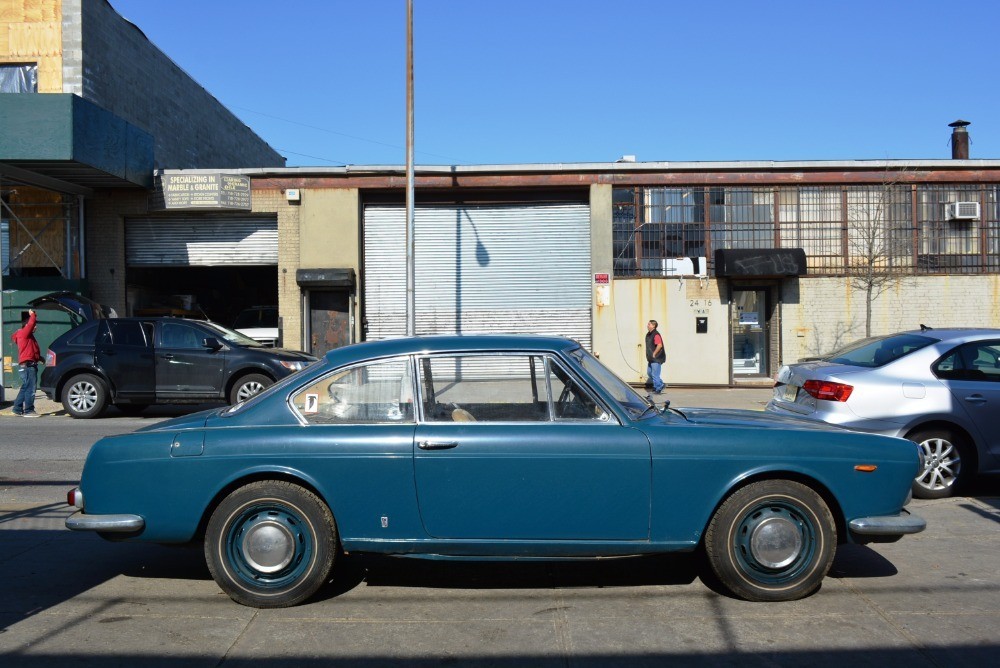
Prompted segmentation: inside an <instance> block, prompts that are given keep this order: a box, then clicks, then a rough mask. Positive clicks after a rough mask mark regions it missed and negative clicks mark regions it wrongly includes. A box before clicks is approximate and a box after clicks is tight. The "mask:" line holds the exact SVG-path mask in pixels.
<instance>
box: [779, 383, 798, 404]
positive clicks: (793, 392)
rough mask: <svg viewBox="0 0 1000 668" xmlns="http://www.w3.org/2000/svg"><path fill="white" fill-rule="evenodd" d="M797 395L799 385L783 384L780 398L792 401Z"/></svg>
mask: <svg viewBox="0 0 1000 668" xmlns="http://www.w3.org/2000/svg"><path fill="white" fill-rule="evenodd" d="M798 396H799V386H798V385H785V387H784V389H783V390H782V395H781V398H782V399H783V400H784V401H790V402H794V401H795V399H796V398H797V397H798Z"/></svg>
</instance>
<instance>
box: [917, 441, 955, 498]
mask: <svg viewBox="0 0 1000 668" xmlns="http://www.w3.org/2000/svg"><path fill="white" fill-rule="evenodd" d="M920 447H921V448H922V449H923V451H924V470H923V471H921V472H920V475H919V476H917V484H918V485H920V486H921V487H924V488H926V489H933V490H940V489H947V488H948V487H951V486H952V485H954V484H955V480H957V479H958V474H959V472H960V471H961V470H962V458H961V457H960V456H959V454H958V448H956V447H955V445H954V444H953V443H951V442H950V441H947V440H945V439H943V438H929V439H927V440H926V441H924V442H922V443H921V444H920Z"/></svg>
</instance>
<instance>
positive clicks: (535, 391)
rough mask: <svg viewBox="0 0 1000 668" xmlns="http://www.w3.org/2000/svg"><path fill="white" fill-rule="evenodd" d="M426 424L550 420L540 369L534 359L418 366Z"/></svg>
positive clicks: (469, 358)
mask: <svg viewBox="0 0 1000 668" xmlns="http://www.w3.org/2000/svg"><path fill="white" fill-rule="evenodd" d="M420 383H421V390H422V393H423V396H422V401H423V409H424V420H426V421H427V422H545V421H548V420H549V400H548V396H549V395H548V390H547V387H546V384H545V363H544V360H543V358H542V357H541V356H539V355H462V356H448V357H424V358H422V359H421V360H420Z"/></svg>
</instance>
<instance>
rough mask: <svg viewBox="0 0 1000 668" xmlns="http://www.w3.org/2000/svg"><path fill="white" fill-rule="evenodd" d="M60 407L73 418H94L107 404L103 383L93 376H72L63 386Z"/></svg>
mask: <svg viewBox="0 0 1000 668" xmlns="http://www.w3.org/2000/svg"><path fill="white" fill-rule="evenodd" d="M61 399H62V405H63V408H65V409H66V412H67V413H69V414H70V415H72V416H73V417H75V418H84V419H86V418H95V417H97V416H98V415H100V414H101V412H103V411H104V408H105V406H107V404H108V389H107V387H105V385H104V381H102V380H101V379H100V378H98V377H97V376H95V375H93V374H89V373H83V374H80V375H79V376H73V377H72V378H70V379H69V382H67V383H66V385H64V386H63V390H62V397H61Z"/></svg>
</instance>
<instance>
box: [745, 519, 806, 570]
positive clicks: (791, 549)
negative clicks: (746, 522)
mask: <svg viewBox="0 0 1000 668" xmlns="http://www.w3.org/2000/svg"><path fill="white" fill-rule="evenodd" d="M750 551H751V553H752V554H753V558H754V559H756V560H757V562H758V563H760V564H761V565H762V566H765V567H767V568H775V569H777V568H784V567H786V566H788V565H790V564H791V563H793V562H794V561H795V560H796V559H797V558H798V556H799V554H800V553H801V552H802V534H801V532H800V531H799V528H798V527H797V526H796V525H795V524H794V523H793V522H791V521H790V520H788V519H786V518H784V517H769V518H768V519H766V520H764V521H763V522H761V523H760V524H758V525H757V526H756V527H754V529H753V533H752V534H751V536H750Z"/></svg>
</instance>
